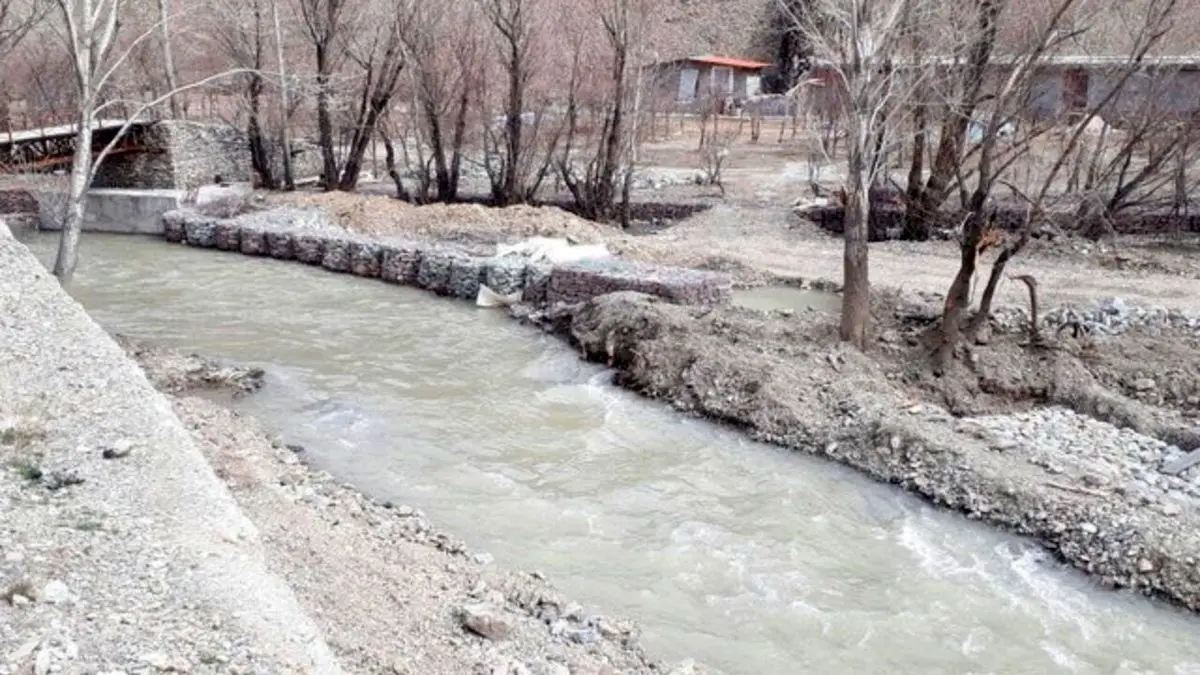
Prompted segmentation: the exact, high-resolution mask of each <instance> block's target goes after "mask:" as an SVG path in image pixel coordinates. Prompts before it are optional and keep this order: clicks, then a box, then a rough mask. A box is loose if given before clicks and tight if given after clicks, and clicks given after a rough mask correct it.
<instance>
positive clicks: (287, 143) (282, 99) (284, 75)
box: [271, 0, 296, 190]
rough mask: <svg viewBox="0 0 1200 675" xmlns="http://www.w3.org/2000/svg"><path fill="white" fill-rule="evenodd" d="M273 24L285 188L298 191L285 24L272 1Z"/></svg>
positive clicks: (280, 141) (274, 2)
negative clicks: (289, 105)
mask: <svg viewBox="0 0 1200 675" xmlns="http://www.w3.org/2000/svg"><path fill="white" fill-rule="evenodd" d="M271 23H272V24H273V27H274V29H275V56H276V60H277V61H278V62H279V146H280V148H279V152H280V155H281V159H282V168H283V187H284V189H285V190H294V189H296V178H295V176H294V175H293V173H292V139H291V132H290V130H289V128H288V127H290V126H291V115H290V112H289V111H290V108H288V86H289V85H288V69H287V64H286V62H285V59H284V58H283V22H281V21H280V20H279V2H278V1H277V0H271Z"/></svg>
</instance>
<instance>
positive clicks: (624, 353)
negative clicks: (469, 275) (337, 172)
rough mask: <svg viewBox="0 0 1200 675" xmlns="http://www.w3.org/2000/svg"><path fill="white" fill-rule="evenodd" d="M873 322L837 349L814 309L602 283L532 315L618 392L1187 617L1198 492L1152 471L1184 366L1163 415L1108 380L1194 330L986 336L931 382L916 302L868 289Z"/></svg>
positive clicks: (1165, 442)
mask: <svg viewBox="0 0 1200 675" xmlns="http://www.w3.org/2000/svg"><path fill="white" fill-rule="evenodd" d="M875 315H876V317H877V319H879V323H880V324H881V325H880V332H881V340H880V341H879V343H878V345H877V346H875V347H873V348H872V350H871V351H870V353H869V354H862V353H859V352H857V351H855V350H853V349H849V348H846V347H845V346H843V345H841V344H839V343H838V342H837V340H836V339H835V335H836V327H835V325H834V324H833V323H832V319H830V318H829V317H826V316H823V315H821V314H818V313H815V312H814V313H801V314H798V315H795V316H783V315H780V314H767V313H761V312H754V311H750V310H742V309H737V308H686V307H680V306H675V305H670V304H668V303H665V302H662V301H659V300H656V299H654V298H651V297H649V296H643V295H639V294H632V293H618V294H612V295H608V296H602V297H600V298H597V299H595V300H593V301H590V302H587V303H584V304H582V305H578V306H575V307H559V308H558V309H557V310H551V311H550V312H548V313H546V314H541V315H536V314H535V315H534V316H533V318H534V320H535V321H538V322H540V323H542V324H543V325H544V326H546V327H547V328H548V329H551V330H556V331H558V332H560V333H563V334H564V335H566V336H567V337H568V338H569V339H570V340H572V341H573V342H574V343H575V344H576V345H578V346H579V347H580V348H581V349H582V351H583V353H584V354H585V355H586V356H587V357H588V358H590V359H593V360H598V361H602V362H606V363H609V364H611V365H612V366H613V367H614V368H615V369H616V370H617V375H616V381H617V383H619V384H621V385H623V386H626V387H629V388H631V389H634V390H636V391H639V392H641V393H643V394H645V395H647V396H650V397H653V398H658V399H663V400H665V401H668V402H669V403H671V404H672V405H674V406H675V407H676V408H678V409H680V410H683V411H687V412H691V413H694V414H698V415H703V416H706V417H711V418H714V419H717V420H721V421H724V422H727V423H730V424H734V425H736V426H739V427H742V428H744V429H745V430H746V431H747V432H748V433H749V434H751V435H752V436H753V437H755V438H757V439H760V440H764V441H769V442H773V443H778V444H781V445H784V446H787V447H791V448H794V449H797V450H801V451H804V452H810V453H814V454H818V455H822V456H825V457H828V458H830V459H833V460H835V461H839V462H842V463H845V464H849V465H851V466H854V467H856V468H858V469H860V470H862V471H864V472H865V473H867V474H869V475H871V476H873V477H875V478H877V479H879V480H881V481H886V482H889V483H894V484H897V485H900V486H903V487H904V488H905V489H907V490H910V491H912V492H915V493H917V494H920V495H922V496H924V497H925V498H927V499H929V500H930V501H932V502H934V503H936V504H941V505H944V506H947V507H949V508H951V509H954V510H958V511H961V512H963V513H965V514H967V515H968V517H971V518H975V519H982V520H986V521H988V522H991V523H994V524H996V525H999V526H1002V527H1004V528H1007V529H1009V530H1012V531H1014V532H1016V533H1019V534H1023V535H1028V536H1031V537H1034V538H1035V539H1037V540H1038V541H1040V542H1042V543H1043V544H1044V545H1045V546H1046V547H1047V548H1048V549H1050V550H1051V551H1053V552H1054V553H1056V554H1057V555H1058V556H1059V557H1060V558H1061V559H1062V560H1064V561H1066V562H1068V563H1070V564H1072V565H1074V566H1075V567H1078V568H1080V569H1082V570H1084V571H1086V572H1089V573H1091V574H1093V575H1095V576H1096V578H1098V579H1099V580H1100V581H1101V582H1102V583H1104V584H1106V585H1110V586H1116V587H1133V588H1137V589H1138V590H1140V591H1141V592H1144V593H1147V594H1149V595H1153V596H1158V597H1163V598H1166V599H1168V600H1170V601H1172V602H1174V603H1176V604H1179V605H1182V606H1184V607H1187V608H1189V609H1192V610H1200V569H1197V567H1196V563H1197V560H1200V534H1198V532H1200V530H1198V529H1197V526H1198V525H1200V516H1198V514H1197V510H1196V505H1197V499H1198V498H1200V485H1198V481H1197V479H1196V476H1195V474H1194V473H1192V472H1184V473H1183V475H1181V476H1168V475H1165V474H1163V473H1162V472H1161V471H1160V467H1161V464H1162V463H1163V462H1164V461H1169V460H1172V459H1176V458H1178V457H1179V456H1180V455H1181V454H1182V453H1181V450H1180V448H1178V447H1176V446H1173V445H1171V443H1174V442H1184V441H1191V440H1192V439H1191V437H1190V436H1189V435H1188V433H1187V429H1188V428H1189V427H1188V425H1187V424H1186V422H1185V418H1184V416H1183V414H1182V410H1184V409H1189V410H1191V409H1194V406H1195V403H1196V401H1197V399H1195V394H1194V393H1185V392H1194V391H1195V386H1196V384H1197V381H1196V378H1195V371H1194V370H1190V371H1188V372H1187V373H1186V374H1185V373H1183V371H1182V370H1180V371H1178V372H1175V373H1174V374H1173V375H1170V377H1175V378H1178V382H1179V383H1180V384H1178V385H1167V384H1165V383H1166V382H1167V381H1168V380H1167V379H1166V373H1162V375H1163V376H1164V377H1163V379H1162V380H1161V381H1162V382H1164V384H1163V385H1162V386H1163V388H1164V389H1166V388H1172V387H1175V386H1178V389H1179V393H1180V395H1179V396H1176V395H1174V394H1172V395H1168V396H1163V397H1162V400H1161V401H1158V402H1166V403H1167V404H1172V403H1177V404H1178V405H1177V406H1176V407H1174V408H1170V407H1162V408H1156V407H1152V406H1150V405H1148V404H1147V403H1146V402H1145V401H1139V400H1136V399H1135V398H1133V397H1130V396H1127V395H1126V394H1125V392H1124V391H1122V390H1121V389H1120V388H1119V387H1118V386H1117V385H1119V384H1120V383H1122V382H1128V381H1129V378H1131V377H1133V375H1134V374H1135V373H1137V374H1140V375H1141V377H1140V378H1139V379H1145V378H1146V375H1145V371H1144V370H1142V369H1145V368H1146V367H1147V364H1146V363H1145V362H1144V361H1141V360H1139V359H1140V355H1142V354H1144V353H1146V351H1147V350H1150V349H1152V348H1153V344H1155V342H1154V341H1155V340H1157V341H1158V342H1157V344H1171V343H1172V340H1174V339H1176V338H1178V339H1191V340H1194V337H1193V338H1186V336H1182V335H1180V336H1166V337H1164V329H1162V328H1161V327H1160V328H1156V329H1154V330H1148V331H1146V333H1145V334H1139V333H1138V332H1137V331H1136V330H1132V329H1131V330H1130V331H1127V333H1126V335H1124V336H1122V337H1121V338H1120V339H1119V341H1118V339H1116V338H1114V339H1113V340H1114V341H1113V342H1112V343H1109V344H1101V345H1100V346H1098V347H1093V348H1090V349H1091V350H1093V351H1092V353H1093V354H1094V356H1089V355H1087V354H1084V353H1081V351H1080V350H1081V349H1082V348H1080V347H1072V346H1070V345H1063V346H1062V349H1059V350H1045V351H1042V350H1032V351H1031V350H1029V349H1028V348H1025V347H1022V346H1021V345H1020V338H1019V337H1018V336H1016V335H1007V334H1004V333H1002V332H999V328H998V332H997V333H996V334H995V335H993V340H992V344H990V345H988V346H987V347H979V348H978V349H976V350H975V352H974V353H975V354H977V355H978V356H977V357H972V359H969V363H967V364H964V365H962V366H960V367H959V369H958V370H957V371H956V372H954V373H951V374H949V375H948V376H946V377H945V378H942V379H941V380H938V381H933V380H932V378H931V377H928V376H925V375H923V373H926V372H928V370H927V368H925V367H924V365H925V358H926V357H925V354H926V353H927V352H926V351H925V350H924V347H923V346H921V344H920V340H919V335H920V332H921V331H922V330H923V328H924V327H923V325H922V319H920V312H914V311H913V310H912V308H906V307H902V306H900V305H899V304H897V303H895V301H894V300H889V299H888V298H883V297H881V298H879V300H878V302H877V306H876V307H875ZM1155 332H1157V337H1154V334H1155ZM1188 344H1189V345H1194V342H1192V343H1188ZM1189 348H1190V346H1189ZM1180 354H1182V352H1181V353H1180ZM1099 373H1103V375H1101V376H1097V374H1099ZM1152 381H1153V384H1148V383H1147V382H1144V381H1143V382H1135V383H1134V384H1133V386H1132V389H1134V390H1135V395H1136V396H1142V397H1147V396H1145V395H1151V396H1152V394H1150V392H1152V391H1153V390H1155V389H1158V388H1159V381H1160V380H1152ZM1170 381H1171V382H1176V380H1170ZM948 408H955V410H954V412H955V413H957V415H958V416H956V415H952V414H951V412H950V410H948ZM1095 418H1101V419H1106V420H1109V421H1112V422H1114V423H1116V424H1118V425H1120V426H1122V427H1126V428H1124V429H1118V428H1117V427H1115V426H1112V425H1110V424H1106V423H1102V422H1100V421H1098V420H1097V419H1095ZM1156 436H1157V438H1156ZM1186 449H1188V450H1190V449H1191V447H1188V448H1186Z"/></svg>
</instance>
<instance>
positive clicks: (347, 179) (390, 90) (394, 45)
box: [337, 0, 412, 191]
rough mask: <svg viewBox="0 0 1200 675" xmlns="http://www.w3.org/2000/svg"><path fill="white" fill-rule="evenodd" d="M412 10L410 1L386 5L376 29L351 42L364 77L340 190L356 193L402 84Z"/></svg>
mask: <svg viewBox="0 0 1200 675" xmlns="http://www.w3.org/2000/svg"><path fill="white" fill-rule="evenodd" d="M411 7H412V5H410V4H409V3H408V2H407V0H390V1H388V2H384V3H383V4H382V5H381V6H379V7H377V8H376V11H377V12H378V13H377V14H375V15H374V16H373V17H372V19H373V20H372V21H371V23H372V24H373V25H374V26H375V28H374V30H362V31H358V37H359V40H357V41H354V42H351V45H350V47H349V50H348V55H349V57H350V59H351V60H352V61H353V62H354V63H356V64H358V66H359V67H360V68H361V69H362V77H361V80H360V84H359V88H358V92H357V94H358V96H357V98H358V105H357V108H356V109H355V112H354V117H353V126H352V127H351V137H350V147H349V150H348V152H347V154H346V160H345V163H344V164H343V166H342V173H341V177H340V178H339V179H338V183H337V188H338V189H339V190H346V191H352V190H354V188H355V187H356V186H357V185H358V177H359V174H360V173H361V172H362V161H363V157H364V155H365V154H366V151H367V147H368V144H369V143H370V142H371V139H372V138H374V136H375V129H376V127H377V126H378V124H379V120H380V117H381V116H382V115H383V114H384V112H385V111H387V109H388V107H389V106H390V105H391V102H392V97H393V96H395V94H396V89H397V88H398V87H399V85H400V75H401V73H402V72H403V71H404V67H405V64H406V63H407V59H406V56H405V51H404V43H403V40H402V39H401V38H402V35H403V33H404V31H405V30H407V29H408V25H409V24H410V23H411Z"/></svg>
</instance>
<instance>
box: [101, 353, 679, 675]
mask: <svg viewBox="0 0 1200 675" xmlns="http://www.w3.org/2000/svg"><path fill="white" fill-rule="evenodd" d="M124 344H125V347H126V349H127V351H128V352H129V353H130V354H131V356H133V357H134V358H136V359H137V361H138V363H139V364H140V365H141V366H142V367H143V369H144V370H145V371H146V372H147V374H148V375H150V377H151V380H152V381H153V383H154V384H155V386H157V387H159V388H160V389H161V390H163V391H164V392H169V393H170V394H172V399H171V400H172V403H173V406H174V408H175V412H176V414H177V415H178V416H179V418H180V419H181V420H183V422H184V424H185V425H186V426H187V427H188V428H189V429H190V430H191V431H192V433H193V434H194V435H195V437H196V438H197V440H198V441H199V445H200V448H201V449H202V451H203V452H204V454H205V457H206V458H207V459H208V460H209V462H210V463H211V464H212V466H213V468H214V470H215V471H216V473H217V475H218V476H219V477H220V478H221V480H223V481H224V482H225V484H226V485H227V486H228V487H229V489H230V491H231V492H232V493H233V496H234V498H235V499H236V500H237V503H238V505H239V506H240V507H241V509H242V510H243V512H244V513H245V514H246V515H247V516H248V517H249V518H250V520H251V521H252V522H253V523H254V525H255V526H256V527H257V528H258V530H259V531H260V532H261V533H262V536H263V540H264V542H265V547H266V554H267V561H268V564H269V565H270V567H271V569H272V570H273V571H274V572H275V573H277V574H280V575H281V576H282V577H283V578H284V579H285V580H286V581H287V582H288V584H289V585H290V586H291V587H292V588H293V589H294V591H295V593H296V595H297V597H298V599H299V601H300V603H301V605H302V606H303V607H304V608H305V609H306V610H307V611H308V613H309V614H310V615H311V616H313V617H314V618H315V620H316V622H317V624H318V626H319V627H320V629H321V632H322V634H323V635H324V636H325V639H326V640H327V642H328V643H329V645H330V647H331V648H332V649H333V651H334V653H335V654H336V655H337V657H338V658H339V660H340V662H341V664H342V667H343V668H345V669H346V670H347V671H348V672H355V673H398V674H404V673H408V674H412V675H423V674H425V673H488V674H489V675H490V674H497V675H498V674H505V675H508V674H512V675H517V674H529V675H560V674H561V675H569V674H579V675H600V674H602V673H614V674H615V673H656V672H657V673H665V672H669V673H674V674H676V675H685V674H687V673H695V672H702V671H700V670H699V669H697V668H695V667H694V666H692V665H691V664H681V665H678V666H676V667H674V668H670V667H666V666H664V665H662V664H656V663H652V662H651V661H650V660H649V659H648V658H647V657H646V656H645V655H644V654H643V653H642V651H641V649H640V648H639V647H638V645H637V629H636V627H635V626H634V625H633V624H631V623H629V622H626V621H623V620H620V619H614V618H606V617H602V616H590V615H587V614H585V613H584V612H583V611H582V609H581V608H580V606H579V605H577V604H574V603H572V602H570V601H569V600H567V599H566V598H564V597H562V596H561V595H559V594H558V593H557V592H556V591H554V590H553V589H552V588H551V587H550V586H549V585H548V584H547V583H546V581H545V580H544V579H541V578H539V577H537V576H536V575H529V574H517V573H507V572H504V571H502V570H498V569H496V568H495V567H494V566H493V565H491V564H490V561H489V557H488V556H487V555H486V554H483V553H472V552H470V551H467V550H466V549H465V547H464V546H463V544H462V542H461V541H459V540H458V539H456V538H455V537H453V536H452V535H450V534H447V533H445V532H442V531H440V530H438V529H437V528H436V527H435V526H434V525H433V524H431V523H430V522H429V521H428V520H427V519H426V518H425V516H424V515H423V514H422V513H421V511H420V510H418V509H415V508H412V507H410V506H405V505H400V504H391V503H377V502H375V501H373V500H371V499H369V498H367V497H364V496H363V495H362V494H360V493H359V492H357V491H356V490H355V489H354V488H353V487H352V486H348V485H342V484H339V483H337V482H336V481H335V480H333V478H332V477H331V476H329V475H328V474H326V473H324V472H317V471H313V470H310V469H309V468H308V467H307V466H306V465H305V462H304V449H303V448H301V447H298V446H287V445H284V444H283V443H282V442H281V441H280V440H279V438H278V437H277V436H274V435H272V434H269V433H267V432H266V431H265V430H263V429H262V428H261V427H260V426H259V425H258V424H256V423H255V422H254V420H252V419H249V418H246V417H245V416H242V415H240V414H238V413H235V412H233V411H231V410H229V409H227V408H224V407H222V406H220V405H219V404H217V403H214V402H213V401H212V400H210V398H211V393H212V392H213V391H214V390H217V391H221V390H223V391H225V392H227V393H232V394H235V395H241V394H244V393H245V392H249V391H253V390H255V389H257V388H258V386H259V385H260V384H261V375H262V373H261V371H257V370H254V369H243V368H237V367H227V366H221V365H220V364H216V363H213V362H211V361H207V360H205V359H203V358H202V357H198V356H194V355H193V356H185V355H182V354H179V353H177V352H174V351H171V350H165V349H158V348H153V347H149V346H146V345H141V344H138V343H136V342H133V341H130V340H124ZM197 393H201V394H204V395H205V397H203V398H201V397H198V396H196V395H195V394H197Z"/></svg>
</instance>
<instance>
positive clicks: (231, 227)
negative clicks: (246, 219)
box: [214, 220, 242, 251]
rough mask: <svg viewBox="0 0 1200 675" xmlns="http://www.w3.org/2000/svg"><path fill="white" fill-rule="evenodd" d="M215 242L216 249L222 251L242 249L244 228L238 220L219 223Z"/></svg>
mask: <svg viewBox="0 0 1200 675" xmlns="http://www.w3.org/2000/svg"><path fill="white" fill-rule="evenodd" d="M214 242H215V243H216V247H217V248H218V249H220V250H222V251H237V250H239V249H241V246H242V244H241V242H242V226H241V225H240V224H238V222H237V221H236V220H221V221H217V224H216V235H215V236H214Z"/></svg>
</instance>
